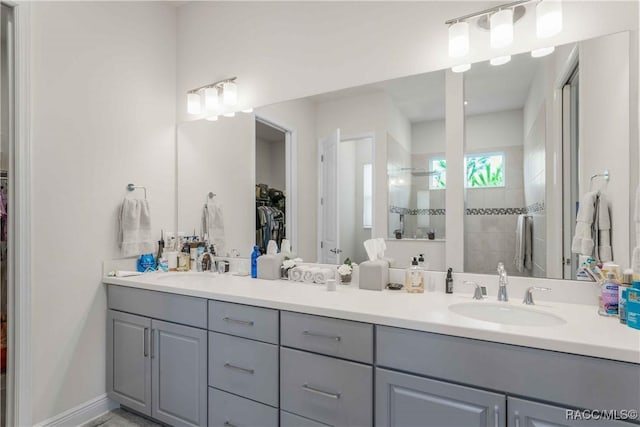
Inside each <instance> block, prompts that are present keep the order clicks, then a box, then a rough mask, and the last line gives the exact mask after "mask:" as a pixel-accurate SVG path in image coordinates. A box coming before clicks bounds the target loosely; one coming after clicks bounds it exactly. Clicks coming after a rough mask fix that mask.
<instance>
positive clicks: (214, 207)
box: [202, 198, 226, 256]
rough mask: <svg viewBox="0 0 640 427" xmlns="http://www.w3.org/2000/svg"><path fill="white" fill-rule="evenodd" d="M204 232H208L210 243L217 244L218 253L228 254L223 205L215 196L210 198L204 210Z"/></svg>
mask: <svg viewBox="0 0 640 427" xmlns="http://www.w3.org/2000/svg"><path fill="white" fill-rule="evenodd" d="M202 233H203V234H205V233H206V234H207V236H208V237H209V243H212V244H214V245H215V246H216V251H217V254H218V255H221V256H223V255H225V254H226V252H225V240H224V218H223V216H222V205H221V204H220V202H218V200H217V199H215V198H214V199H208V200H207V203H206V204H205V205H204V209H203V210H202Z"/></svg>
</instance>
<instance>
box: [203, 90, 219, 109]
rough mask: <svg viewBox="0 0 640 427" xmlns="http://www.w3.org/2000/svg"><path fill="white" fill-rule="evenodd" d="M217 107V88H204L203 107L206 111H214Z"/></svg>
mask: <svg viewBox="0 0 640 427" xmlns="http://www.w3.org/2000/svg"><path fill="white" fill-rule="evenodd" d="M217 107H218V88H215V87H208V88H206V89H205V90H204V108H205V110H207V111H215V109H216V108H217Z"/></svg>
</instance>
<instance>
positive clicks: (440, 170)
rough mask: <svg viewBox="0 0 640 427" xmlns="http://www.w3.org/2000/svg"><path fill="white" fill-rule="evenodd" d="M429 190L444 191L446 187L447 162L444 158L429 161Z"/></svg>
mask: <svg viewBox="0 0 640 427" xmlns="http://www.w3.org/2000/svg"><path fill="white" fill-rule="evenodd" d="M431 170H432V171H433V172H434V174H433V175H432V176H431V189H432V190H444V189H445V188H446V187H447V185H446V184H447V160H446V159H445V158H444V157H438V158H433V159H431Z"/></svg>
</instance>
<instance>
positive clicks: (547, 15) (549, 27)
mask: <svg viewBox="0 0 640 427" xmlns="http://www.w3.org/2000/svg"><path fill="white" fill-rule="evenodd" d="M560 31H562V4H561V3H560V1H559V0H542V1H541V2H540V3H538V4H537V5H536V35H537V36H538V38H539V39H546V38H548V37H552V36H555V35H556V34H558V33H559V32H560Z"/></svg>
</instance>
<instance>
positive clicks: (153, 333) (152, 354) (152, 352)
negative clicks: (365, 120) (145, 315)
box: [150, 329, 156, 359]
mask: <svg viewBox="0 0 640 427" xmlns="http://www.w3.org/2000/svg"><path fill="white" fill-rule="evenodd" d="M155 334H156V330H155V329H151V337H150V338H151V339H150V341H151V345H150V347H151V358H152V359H154V358H155V356H156V355H155V350H154V348H153V342H154V341H155V340H154V339H153V337H154V336H155Z"/></svg>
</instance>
